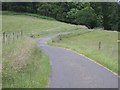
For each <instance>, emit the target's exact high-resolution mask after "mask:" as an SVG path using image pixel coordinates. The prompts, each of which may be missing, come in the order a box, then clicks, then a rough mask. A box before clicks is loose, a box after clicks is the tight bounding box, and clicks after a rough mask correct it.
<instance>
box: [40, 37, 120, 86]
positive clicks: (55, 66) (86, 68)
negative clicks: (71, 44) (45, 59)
mask: <svg viewBox="0 0 120 90" xmlns="http://www.w3.org/2000/svg"><path fill="white" fill-rule="evenodd" d="M55 36H56V35H53V36H48V37H44V38H41V39H39V42H38V45H39V47H40V48H42V50H43V51H44V52H45V53H47V55H48V56H49V58H50V62H51V66H52V72H51V77H50V82H49V88H118V77H117V76H116V75H114V74H113V73H111V72H110V71H108V70H106V69H105V68H103V67H101V66H99V65H97V64H95V63H94V62H92V61H90V60H89V59H87V58H85V57H83V56H81V55H78V54H76V53H74V52H72V51H69V50H65V49H63V48H60V47H56V46H49V45H47V44H46V42H47V41H48V40H49V39H51V38H52V37H55Z"/></svg>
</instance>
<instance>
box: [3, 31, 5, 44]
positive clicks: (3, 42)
mask: <svg viewBox="0 0 120 90" xmlns="http://www.w3.org/2000/svg"><path fill="white" fill-rule="evenodd" d="M3 43H5V32H3Z"/></svg>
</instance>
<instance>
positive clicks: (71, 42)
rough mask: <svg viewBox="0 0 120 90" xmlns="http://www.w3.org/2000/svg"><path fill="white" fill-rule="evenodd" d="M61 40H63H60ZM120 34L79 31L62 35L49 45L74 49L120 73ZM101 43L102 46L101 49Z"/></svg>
mask: <svg viewBox="0 0 120 90" xmlns="http://www.w3.org/2000/svg"><path fill="white" fill-rule="evenodd" d="M60 38H61V39H60ZM117 39H118V33H117V32H107V31H103V30H102V31H101V30H93V31H88V30H87V29H86V30H81V29H80V30H78V31H76V32H72V33H71V34H68V35H61V36H59V37H57V38H54V39H53V40H52V41H49V44H51V45H56V46H60V47H65V48H69V49H72V50H74V51H76V52H78V53H81V54H84V55H85V56H87V57H89V58H91V59H93V60H95V61H96V62H98V63H100V64H102V65H104V66H105V67H107V68H109V69H110V70H112V71H113V72H116V73H118V43H117ZM99 42H101V45H100V47H99Z"/></svg>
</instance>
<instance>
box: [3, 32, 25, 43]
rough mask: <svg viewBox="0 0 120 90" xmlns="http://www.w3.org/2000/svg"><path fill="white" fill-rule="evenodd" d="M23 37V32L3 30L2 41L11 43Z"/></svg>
mask: <svg viewBox="0 0 120 90" xmlns="http://www.w3.org/2000/svg"><path fill="white" fill-rule="evenodd" d="M22 37H23V32H22V31H20V32H3V33H2V42H3V43H9V42H11V41H13V42H14V41H15V40H17V39H19V38H22Z"/></svg>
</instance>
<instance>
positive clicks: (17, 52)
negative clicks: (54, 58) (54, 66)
mask: <svg viewBox="0 0 120 90" xmlns="http://www.w3.org/2000/svg"><path fill="white" fill-rule="evenodd" d="M13 47H14V48H13ZM2 54H3V62H2V63H3V70H2V76H3V77H2V86H3V88H45V87H47V84H48V80H49V75H50V64H49V60H48V57H47V56H46V55H45V54H44V53H43V52H42V51H41V50H40V49H39V48H37V46H36V44H35V42H34V41H33V40H32V39H31V38H25V39H24V40H23V39H22V40H17V41H16V42H13V43H11V44H6V45H3V53H2Z"/></svg>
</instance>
